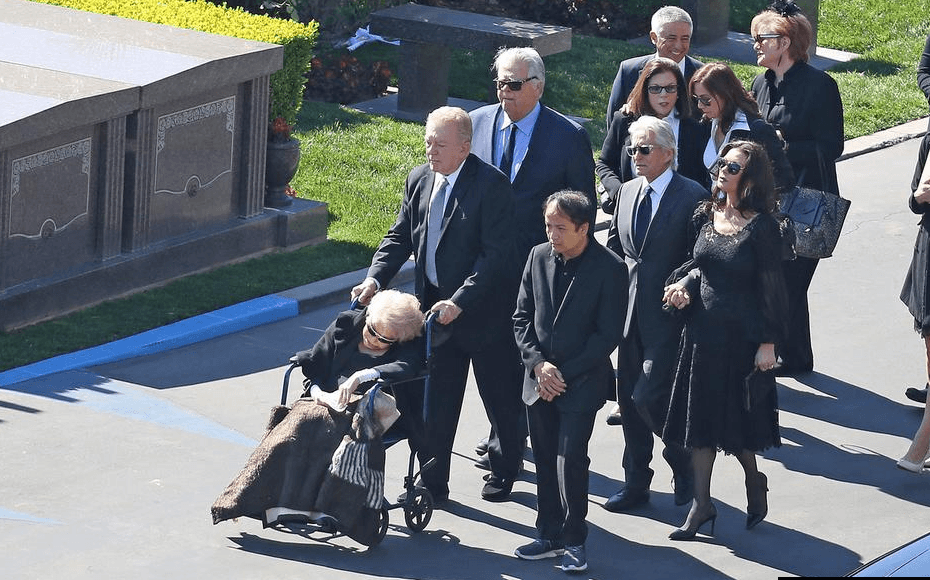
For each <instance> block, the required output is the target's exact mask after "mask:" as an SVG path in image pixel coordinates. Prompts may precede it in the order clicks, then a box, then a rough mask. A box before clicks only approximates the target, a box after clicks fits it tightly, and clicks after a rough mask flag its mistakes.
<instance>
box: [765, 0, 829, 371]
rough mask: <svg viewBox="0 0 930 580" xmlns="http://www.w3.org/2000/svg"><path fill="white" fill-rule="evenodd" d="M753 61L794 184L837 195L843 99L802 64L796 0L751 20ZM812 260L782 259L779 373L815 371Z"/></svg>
mask: <svg viewBox="0 0 930 580" xmlns="http://www.w3.org/2000/svg"><path fill="white" fill-rule="evenodd" d="M750 29H751V31H752V35H753V39H754V40H755V43H754V44H753V47H754V48H755V50H756V55H757V56H756V60H757V62H758V64H759V65H760V66H764V67H766V69H767V70H766V71H765V72H763V73H762V74H760V75H758V76H757V77H756V78H755V80H753V82H752V93H753V95H754V96H755V98H756V102H757V103H759V109H760V112H761V114H762V117H763V118H764V119H765V120H766V121H768V122H769V123H770V124H771V125H772V126H773V127H775V128H776V130H777V132H778V135H779V137H780V138H781V139H782V140H783V141H784V144H785V152H786V154H787V156H788V161H789V162H790V163H791V167H792V169H793V170H794V173H795V175H796V176H797V178H798V184H799V185H802V186H805V187H810V188H812V189H819V190H821V191H827V192H830V193H836V194H838V193H839V186H838V184H837V179H836V160H837V158H839V156H840V154H842V153H843V102H842V100H841V99H840V91H839V89H838V88H837V86H836V81H834V80H833V79H832V78H831V77H830V76H829V75H828V74H827V73H825V72H823V71H820V70H817V69H816V68H814V67H812V66H811V65H810V64H808V62H807V60H808V49H809V48H810V45H811V40H812V38H813V32H812V29H811V25H810V22H808V20H807V18H806V17H805V16H804V15H803V14H801V11H800V9H799V8H798V7H797V6H796V5H795V4H794V2H792V1H790V0H788V1H781V2H777V3H775V4H773V5H772V8H770V9H768V10H765V11H763V12H761V13H759V14H757V15H756V17H755V18H753V19H752V25H751V28H750ZM817 262H818V260H816V259H812V258H803V257H800V256H799V257H798V258H797V259H795V260H792V261H790V262H785V264H784V269H785V280H786V283H787V284H788V325H789V331H788V336H787V337H786V338H785V342H784V344H782V345H780V347H779V357H780V358H781V360H780V368H779V373H780V374H792V373H796V372H806V371H810V370H813V368H814V352H813V349H812V348H811V331H810V314H809V312H808V304H807V289H808V288H809V287H810V283H811V279H812V278H813V277H814V270H815V269H816V268H817Z"/></svg>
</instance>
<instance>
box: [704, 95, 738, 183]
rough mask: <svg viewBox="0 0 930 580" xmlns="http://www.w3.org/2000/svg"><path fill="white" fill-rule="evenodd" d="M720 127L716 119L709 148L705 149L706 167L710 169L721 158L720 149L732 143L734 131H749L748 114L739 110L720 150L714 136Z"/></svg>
mask: <svg viewBox="0 0 930 580" xmlns="http://www.w3.org/2000/svg"><path fill="white" fill-rule="evenodd" d="M719 125H720V120H719V119H714V120H712V121H711V123H710V137H708V139H707V147H705V148H704V166H705V167H707V168H708V169H710V167H711V166H712V165H713V164H714V162H715V161H717V157H719V156H720V149H723V146H724V145H726V144H727V143H728V142H729V141H730V135H732V134H733V131H734V130H736V129H742V130H743V131H749V121H748V120H747V119H746V113H744V112H743V111H742V110H740V109H737V111H736V117H735V118H734V119H733V124H732V125H730V130H729V131H727V134H726V136H725V137H724V138H723V143H721V144H720V149H717V144H716V143H714V135H716V134H717V127H718V126H719Z"/></svg>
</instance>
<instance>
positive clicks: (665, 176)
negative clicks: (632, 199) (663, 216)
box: [633, 167, 674, 222]
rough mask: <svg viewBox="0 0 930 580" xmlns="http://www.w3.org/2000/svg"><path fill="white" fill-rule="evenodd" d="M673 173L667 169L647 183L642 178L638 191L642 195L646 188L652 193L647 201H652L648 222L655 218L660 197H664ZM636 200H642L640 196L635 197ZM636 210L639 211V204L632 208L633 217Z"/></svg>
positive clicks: (670, 169)
mask: <svg viewBox="0 0 930 580" xmlns="http://www.w3.org/2000/svg"><path fill="white" fill-rule="evenodd" d="M673 175H674V172H673V171H672V168H671V167H669V168H668V169H666V170H665V171H663V172H662V173H661V174H660V175H659V176H658V177H656V178H655V180H654V181H652V182H649V181H647V180H646V178H645V177H644V178H643V187H642V188H641V189H640V190H639V192H640V193H642V192H643V191H644V190H645V189H646V188H647V187H651V188H652V193H651V194H650V195H649V199H651V200H652V215H651V216H649V221H650V222H652V218H654V217H655V215H656V212H657V211H658V210H659V203H660V202H661V201H662V196H663V195H665V190H666V189H668V184H670V183H671V182H672V176H673ZM637 199H640V200H641V199H642V196H641V195H640V196H637ZM637 210H639V204H636V207H634V208H633V215H634V216H635V215H636V212H637Z"/></svg>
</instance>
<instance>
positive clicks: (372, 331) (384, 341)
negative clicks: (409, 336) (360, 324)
mask: <svg viewBox="0 0 930 580" xmlns="http://www.w3.org/2000/svg"><path fill="white" fill-rule="evenodd" d="M365 328H367V329H368V333H369V334H371V335H372V336H373V337H375V339H376V340H377V341H378V342H380V343H381V344H394V343H395V342H397V341H396V340H392V339H390V338H385V337H384V335H382V334H380V333H379V332H378V331H377V330H375V329H374V327H373V326H372V325H371V323H370V322H368V323H366V324H365Z"/></svg>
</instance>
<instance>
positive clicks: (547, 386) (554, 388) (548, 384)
mask: <svg viewBox="0 0 930 580" xmlns="http://www.w3.org/2000/svg"><path fill="white" fill-rule="evenodd" d="M533 374H534V375H535V376H536V392H537V393H539V398H540V399H542V400H543V401H552V400H553V399H555V398H556V397H558V396H559V395H561V394H562V393H564V392H565V388H566V385H565V379H564V378H563V377H562V373H561V371H559V369H558V367H556V366H555V365H554V364H552V363H551V362H548V361H543V362H541V363H539V364H537V365H536V366H535V367H533Z"/></svg>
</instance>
